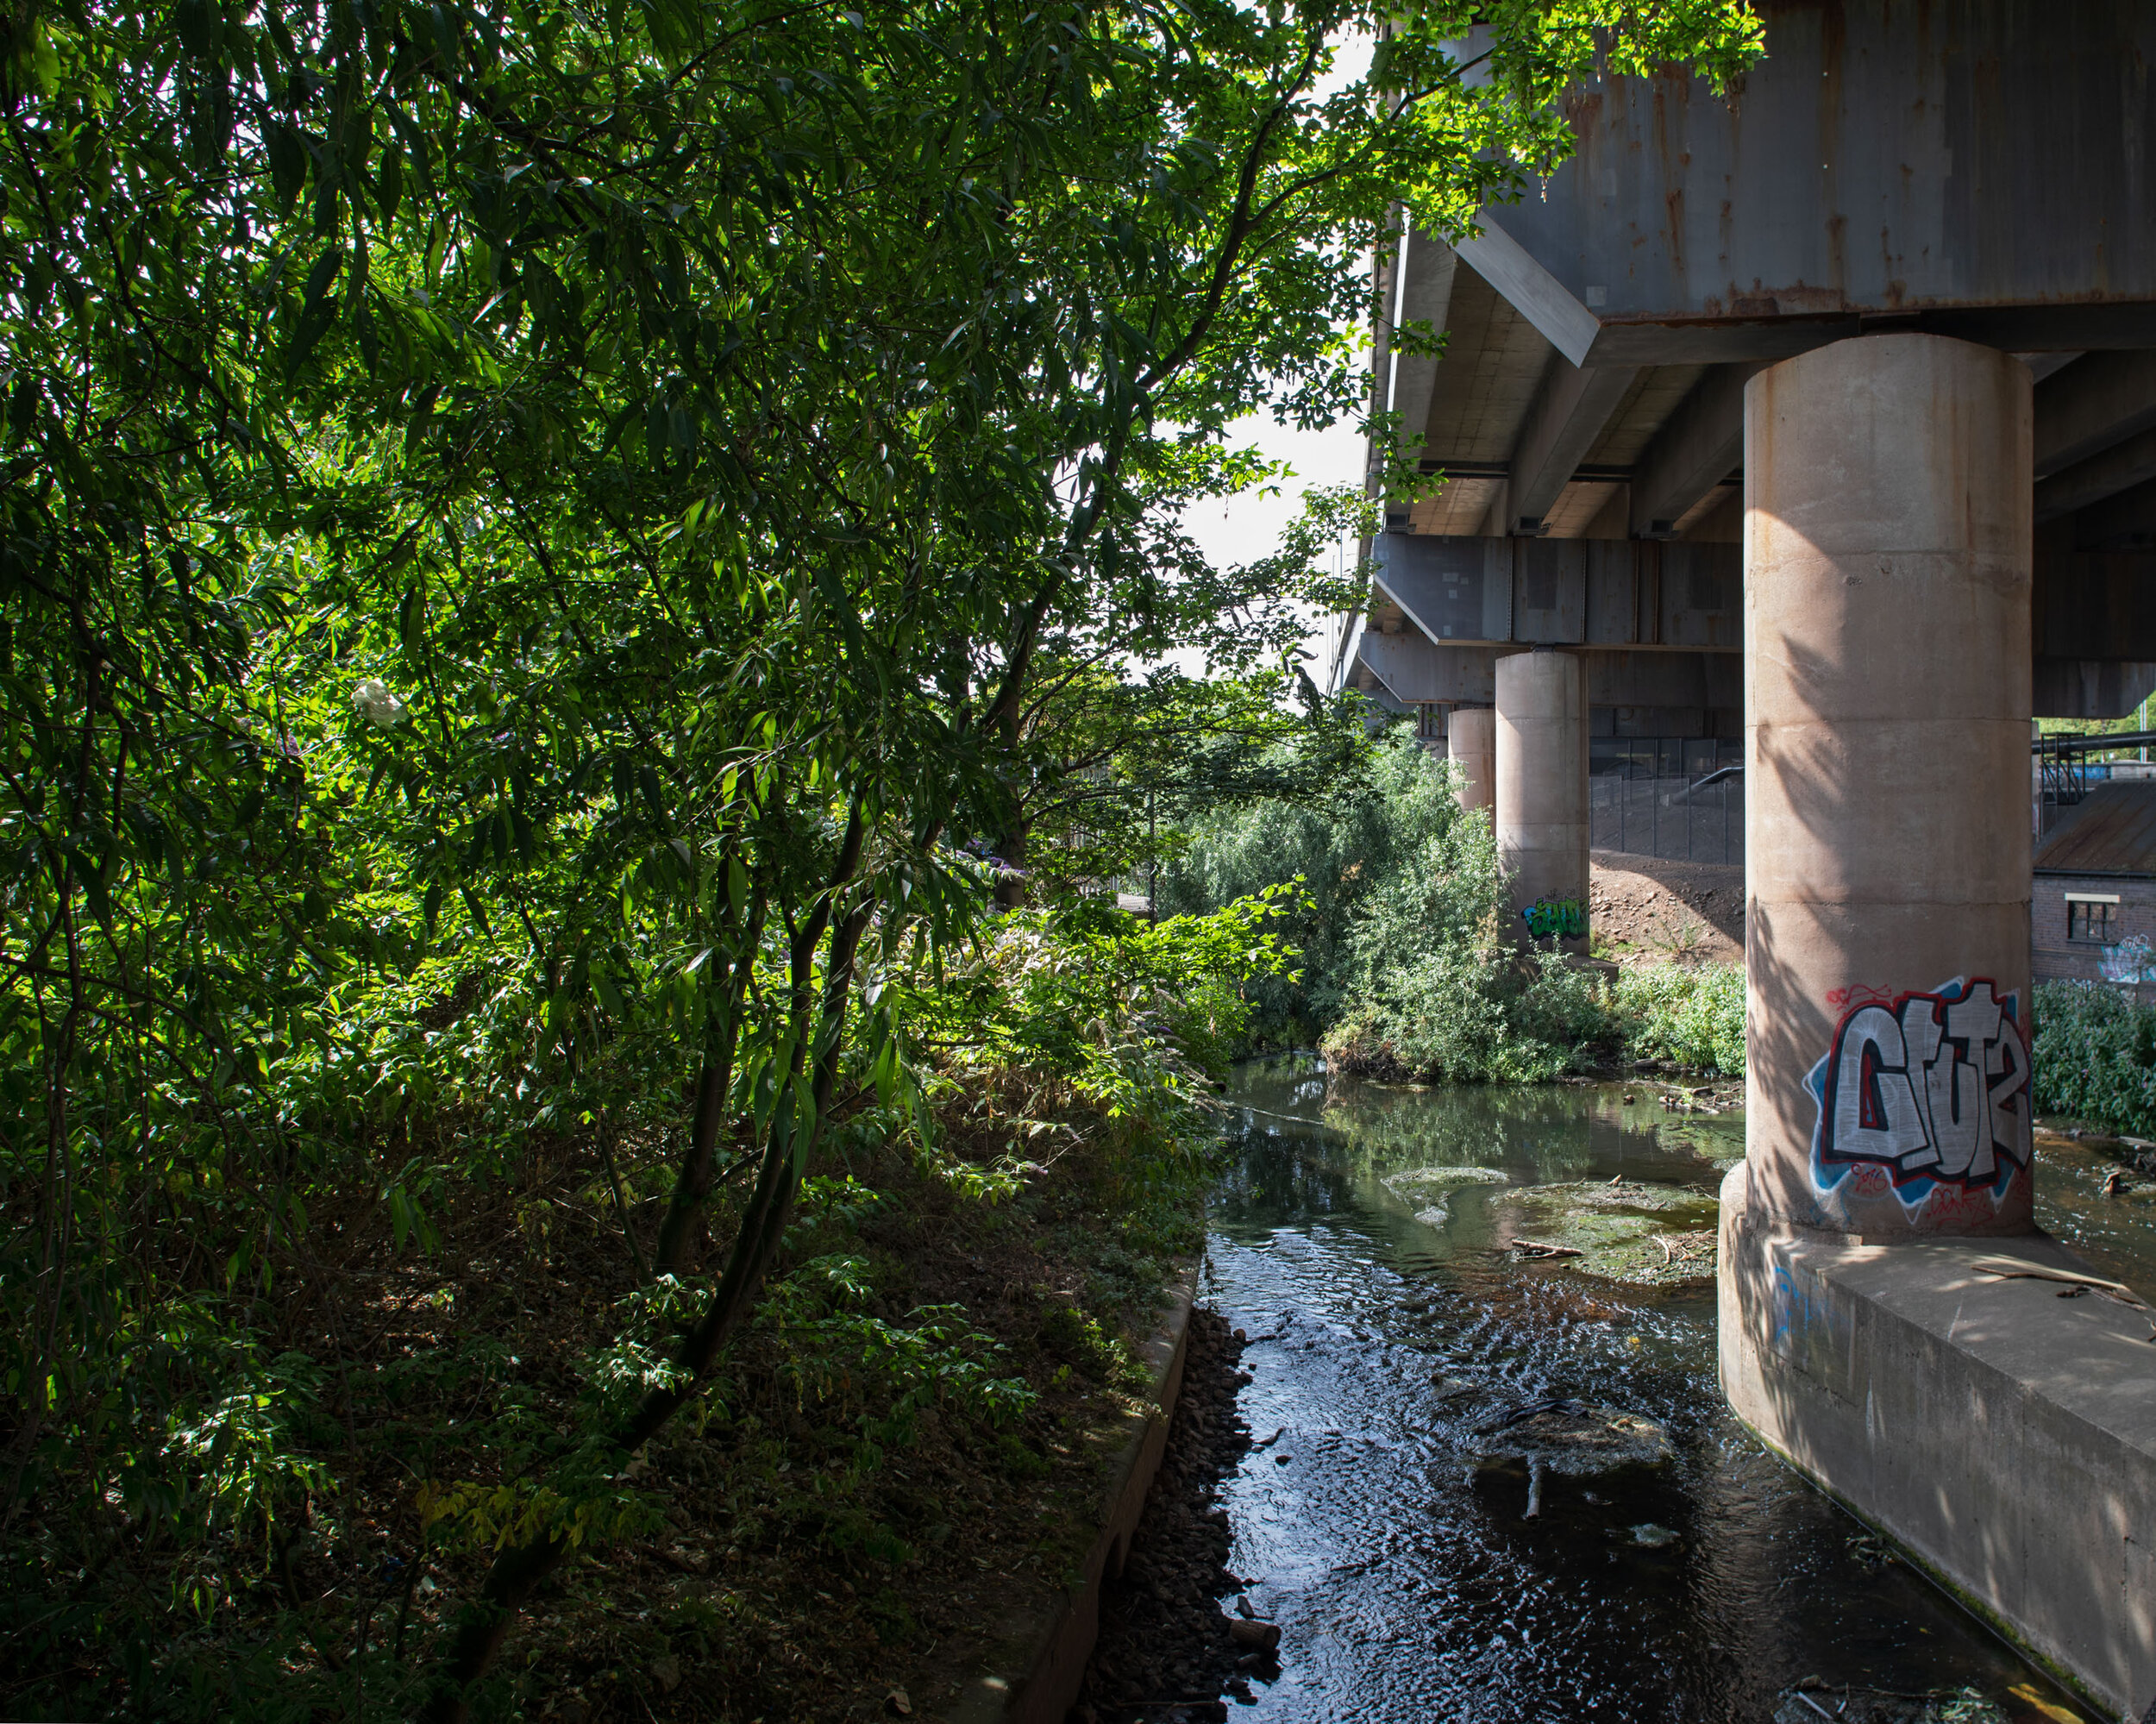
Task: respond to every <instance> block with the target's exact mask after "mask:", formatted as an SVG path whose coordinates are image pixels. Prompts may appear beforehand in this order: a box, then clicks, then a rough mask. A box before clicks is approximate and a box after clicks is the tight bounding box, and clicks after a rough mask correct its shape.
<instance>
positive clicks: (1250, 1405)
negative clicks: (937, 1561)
mask: <svg viewBox="0 0 2156 1724" xmlns="http://www.w3.org/2000/svg"><path fill="white" fill-rule="evenodd" d="M1627 1095H1629V1096H1630V1097H1631V1098H1632V1099H1631V1100H1626V1097H1627ZM1232 1100H1234V1101H1235V1102H1236V1103H1237V1104H1238V1106H1239V1113H1238V1116H1237V1117H1238V1123H1237V1125H1235V1126H1234V1128H1233V1131H1232V1136H1233V1138H1234V1142H1235V1145H1236V1150H1237V1154H1236V1157H1235V1162H1234V1165H1233V1168H1232V1172H1231V1173H1230V1175H1228V1177H1227V1178H1226V1180H1225V1182H1224V1185H1223V1188H1222V1189H1221V1190H1220V1192H1219V1194H1218V1197H1217V1201H1216V1202H1215V1205H1214V1208H1213V1238H1212V1242H1211V1252H1210V1268H1209V1271H1208V1273H1209V1275H1210V1276H1211V1277H1212V1279H1211V1283H1210V1285H1209V1287H1208V1289H1207V1291H1208V1294H1209V1296H1210V1297H1211V1298H1212V1299H1213V1301H1214V1302H1215V1303H1217V1304H1218V1305H1219V1307H1220V1309H1221V1310H1222V1311H1223V1312H1224V1313H1225V1314H1226V1315H1227V1317H1228V1319H1229V1320H1230V1321H1231V1322H1232V1323H1233V1324H1235V1325H1236V1326H1239V1327H1241V1328H1243V1329H1244V1330H1246V1331H1247V1332H1249V1333H1250V1336H1251V1337H1253V1338H1259V1337H1264V1339H1262V1340H1259V1341H1258V1342H1257V1345H1253V1346H1251V1347H1250V1350H1249V1351H1248V1352H1247V1353H1246V1354H1245V1356H1244V1368H1245V1369H1246V1370H1249V1371H1250V1373H1251V1374H1252V1379H1253V1380H1252V1382H1250V1386H1249V1387H1248V1388H1247V1389H1245V1390H1244V1398H1243V1407H1244V1414H1245V1415H1246V1417H1247V1418H1248V1420H1249V1422H1250V1427H1251V1430H1252V1432H1254V1433H1255V1435H1256V1436H1257V1439H1259V1442H1260V1443H1261V1444H1263V1443H1264V1439H1268V1438H1269V1437H1271V1436H1272V1435H1273V1433H1274V1432H1275V1431H1277V1432H1279V1436H1278V1439H1277V1440H1275V1441H1273V1442H1271V1443H1270V1444H1269V1445H1265V1446H1260V1447H1257V1448H1254V1449H1253V1450H1252V1451H1251V1452H1250V1454H1249V1455H1248V1456H1247V1457H1246V1458H1244V1463H1243V1464H1242V1467H1241V1470H1240V1471H1239V1472H1238V1474H1237V1475H1236V1476H1234V1477H1233V1478H1232V1480H1231V1481H1230V1482H1229V1484H1228V1488H1227V1508H1228V1510H1229V1513H1230V1514H1231V1515H1232V1519H1233V1522H1234V1527H1235V1536H1236V1548H1235V1555H1234V1557H1233V1558H1232V1562H1233V1564H1234V1565H1235V1569H1236V1572H1237V1573H1238V1574H1239V1575H1242V1576H1245V1577H1250V1579H1251V1580H1252V1581H1253V1582H1255V1584H1254V1585H1252V1587H1251V1588H1250V1600H1251V1602H1252V1603H1253V1604H1254V1605H1256V1606H1257V1608H1258V1610H1259V1612H1260V1614H1263V1615H1265V1616H1269V1617H1271V1618H1273V1619H1275V1620H1276V1621H1279V1622H1280V1623H1281V1624H1282V1627H1283V1630H1284V1634H1285V1639H1284V1642H1283V1646H1282V1674H1281V1675H1280V1677H1279V1678H1278V1679H1277V1680H1276V1681H1275V1682H1274V1683H1271V1684H1270V1685H1269V1686H1266V1687H1263V1688H1260V1689H1259V1690H1257V1704H1256V1706H1255V1708H1251V1709H1250V1710H1249V1711H1244V1710H1243V1709H1242V1708H1238V1716H1257V1717H1265V1718H1280V1719H1295V1720H1319V1719H1343V1720H1345V1719H1355V1720H1372V1721H1376V1720H1413V1721H1416V1724H1432V1721H1439V1720H1445V1721H1451V1720H1458V1721H1511V1720H1583V1719H1598V1720H1599V1719H1610V1720H1618V1719H1623V1720H1642V1721H1645V1720H1665V1719H1666V1720H1677V1719H1686V1720H1710V1721H1722V1720H1728V1721H1738V1720H1742V1721H1754V1720H1757V1721H1767V1720H1771V1719H1773V1718H1774V1717H1775V1716H1776V1715H1777V1711H1780V1712H1781V1713H1782V1715H1783V1716H1784V1717H1789V1716H1802V1717H1807V1718H1808V1717H1810V1716H1812V1715H1814V1711H1817V1710H1823V1711H1824V1712H1825V1714H1826V1715H1829V1716H1832V1715H1833V1713H1834V1710H1835V1707H1836V1704H1837V1703H1838V1698H1837V1696H1836V1695H1835V1694H1833V1693H1829V1692H1825V1691H1821V1690H1813V1693H1814V1696H1815V1697H1816V1699H1817V1700H1818V1701H1821V1702H1825V1704H1824V1706H1823V1708H1821V1707H1815V1706H1814V1705H1813V1704H1812V1703H1811V1702H1794V1701H1792V1700H1791V1699H1790V1698H1789V1693H1790V1690H1792V1688H1793V1685H1795V1684H1796V1683H1798V1682H1800V1681H1801V1680H1802V1678H1805V1677H1816V1678H1819V1679H1820V1680H1821V1682H1822V1683H1827V1684H1830V1685H1832V1686H1833V1688H1835V1689H1839V1688H1840V1687H1841V1685H1843V1684H1845V1683H1846V1684H1851V1685H1853V1686H1854V1687H1856V1688H1858V1689H1868V1690H1898V1691H1902V1692H1905V1693H1908V1692H1915V1691H1920V1690H1934V1691H1937V1690H1976V1691H1977V1693H1979V1694H1980V1695H1981V1696H1984V1698H1986V1699H1988V1700H1990V1702H1993V1703H1994V1704H1995V1705H1996V1706H1997V1707H1998V1708H1999V1715H2002V1716H2004V1717H2006V1718H2009V1719H2014V1720H2032V1721H2034V1720H2038V1719H2043V1718H2046V1717H2049V1718H2054V1719H2055V1718H2059V1717H2074V1716H2078V1714H2076V1713H2074V1712H2072V1711H2071V1709H2070V1708H2066V1707H2065V1705H2064V1703H2063V1702H2062V1701H2061V1699H2060V1698H2059V1696H2057V1694H2056V1693H2055V1691H2053V1690H2051V1689H2050V1687H2049V1686H2048V1684H2046V1683H2042V1682H2041V1680H2040V1678H2038V1677H2035V1676H2034V1673H2033V1672H2032V1671H2030V1670H2029V1669H2028V1667H2027V1666H2026V1665H2024V1664H2021V1662H2020V1661H2019V1660H2018V1659H2017V1658H2015V1656H2014V1655H2013V1653H2012V1652H2010V1651H2009V1649H2007V1648H2006V1647H2005V1646H2002V1644H2001V1643H2000V1642H1998V1641H1996V1640H1995V1639H1992V1638H1990V1636H1989V1635H1988V1634H1987V1633H1985V1632H1984V1631H1983V1630H1982V1629H1981V1628H1979V1627H1977V1625H1976V1624H1975V1623H1974V1622H1972V1621H1971V1620H1970V1619H1969V1618H1968V1617H1967V1616H1965V1615H1964V1614H1962V1613H1961V1611H1960V1610H1959V1608H1957V1607H1956V1606H1955V1605H1953V1604H1952V1602H1951V1601H1949V1600H1948V1599H1946V1597H1945V1596H1944V1595H1942V1594H1940V1593H1939V1592H1937V1591H1936V1590H1934V1589H1933V1588H1932V1587H1931V1586H1930V1585H1929V1584H1928V1583H1926V1582H1925V1581H1923V1580H1922V1579H1921V1577H1918V1576H1916V1575H1915V1574H1914V1573H1912V1572H1911V1571H1910V1570H1908V1569H1906V1568H1904V1567H1902V1565H1901V1564H1897V1563H1894V1562H1891V1561H1885V1560H1883V1559H1882V1553H1881V1552H1879V1550H1878V1548H1877V1546H1876V1545H1873V1544H1872V1543H1871V1541H1870V1540H1869V1539H1865V1538H1864V1537H1863V1536H1862V1532H1863V1529H1862V1528H1861V1527H1858V1524H1857V1523H1856V1522H1855V1521H1853V1520H1851V1519H1849V1518H1848V1517H1847V1516H1846V1515H1845V1514H1843V1513H1842V1512H1841V1511H1840V1510H1839V1509H1837V1508H1835V1507H1834V1506H1833V1504H1832V1503H1830V1502H1829V1501H1827V1499H1826V1498H1824V1497H1823V1496H1821V1495H1819V1494H1818V1493H1817V1492H1816V1491H1814V1490H1813V1489H1810V1488H1809V1487H1808V1486H1807V1485H1806V1484H1804V1483H1802V1481H1801V1480H1800V1479H1799V1478H1798V1477H1797V1476H1796V1474H1794V1473H1793V1472H1791V1471H1789V1470H1788V1469H1787V1468H1785V1467H1783V1465H1782V1464H1780V1463H1779V1462H1777V1461H1776V1460H1775V1459H1773V1458H1771V1456H1769V1455H1768V1454H1766V1453H1765V1452H1764V1451H1763V1450H1762V1449H1761V1448H1760V1447H1759V1446H1758V1444H1757V1443H1755V1442H1754V1441H1753V1440H1752V1439H1750V1438H1749V1437H1748V1436H1746V1435H1745V1432H1744V1431H1743V1430H1742V1428H1741V1427H1740V1426H1738V1425H1737V1423H1736V1422H1735V1421H1734V1420H1733V1419H1732V1418H1731V1417H1730V1416H1729V1415H1728V1414H1727V1412H1726V1411H1724V1409H1723V1407H1722V1405H1721V1400H1720V1395H1719V1393H1718V1392H1717V1390H1716V1388H1715V1382H1714V1289H1713V1287H1712V1284H1711V1282H1708V1281H1705V1280H1703V1279H1702V1280H1701V1281H1699V1282H1694V1283H1691V1284H1688V1285H1681V1286H1661V1287H1655V1286H1644V1285H1631V1284H1626V1283H1622V1282H1609V1281H1603V1280H1596V1279H1593V1278H1590V1277H1589V1276H1583V1275H1582V1274H1580V1273H1578V1272H1577V1271H1576V1269H1570V1268H1568V1267H1566V1266H1565V1263H1564V1261H1563V1260H1548V1261H1543V1262H1532V1263H1530V1262H1522V1261H1519V1260H1517V1259H1516V1258H1515V1257H1513V1256H1511V1255H1509V1254H1501V1253H1500V1252H1498V1251H1495V1250H1493V1241H1494V1240H1495V1239H1497V1238H1501V1237H1504V1229H1505V1228H1506V1227H1507V1226H1508V1225H1510V1224H1509V1223H1508V1222H1507V1219H1506V1218H1507V1215H1508V1214H1511V1213H1516V1212H1515V1211H1514V1210H1511V1209H1508V1207H1507V1206H1508V1205H1511V1204H1514V1202H1516V1199H1514V1198H1510V1197H1508V1196H1507V1193H1508V1192H1516V1191H1517V1188H1520V1187H1522V1186H1529V1185H1537V1184H1551V1183H1564V1182H1578V1181H1586V1180H1599V1181H1603V1182H1608V1181H1609V1180H1611V1179H1612V1178H1614V1177H1617V1176H1619V1175H1621V1176H1622V1178H1623V1180H1624V1181H1625V1182H1626V1184H1627V1185H1630V1184H1633V1183H1635V1182H1638V1183H1641V1184H1654V1185H1660V1186H1665V1187H1670V1188H1675V1189H1676V1191H1677V1194H1679V1195H1680V1196H1682V1197H1683V1198H1687V1199H1690V1198H1697V1197H1702V1196H1704V1195H1705V1194H1711V1193H1712V1191H1713V1190H1714V1186H1715V1184H1716V1182H1718V1180H1719V1178H1720V1173H1721V1170H1722V1169H1724V1168H1726V1167H1727V1165H1728V1164H1729V1163H1730V1162H1731V1161H1732V1160H1733V1159H1734V1158H1735V1157H1737V1156H1738V1155H1739V1154H1741V1152H1742V1125H1741V1122H1740V1121H1739V1120H1738V1119H1736V1118H1735V1117H1734V1116H1727V1115H1726V1116H1721V1117H1718V1118H1712V1119H1704V1118H1701V1117H1698V1116H1683V1115H1677V1114H1674V1113H1668V1112H1665V1111H1664V1107H1663V1106H1662V1105H1661V1100H1660V1092H1659V1091H1658V1089H1657V1088H1655V1087H1653V1086H1638V1085H1634V1086H1613V1085H1600V1086H1552V1087H1546V1088H1534V1089H1498V1088H1492V1089H1453V1090H1446V1089H1432V1090H1426V1091H1413V1090H1395V1089H1379V1088H1375V1087H1370V1086H1361V1085H1356V1084H1354V1083H1352V1082H1349V1081H1343V1080H1338V1079H1335V1080H1332V1081H1331V1084H1330V1087H1328V1081H1327V1080H1326V1076H1325V1075H1324V1073H1323V1071H1322V1069H1321V1068H1320V1067H1319V1065H1318V1063H1317V1062H1316V1061H1314V1060H1313V1059H1310V1058H1307V1057H1300V1056H1296V1057H1288V1058H1283V1059H1280V1060H1275V1061H1269V1062H1261V1063H1253V1064H1251V1065H1249V1066H1246V1067H1245V1068H1244V1069H1243V1071H1242V1073H1241V1074H1240V1075H1239V1078H1238V1083H1237V1086H1236V1088H1235V1091H1234V1093H1233V1095H1232ZM1470 1167H1472V1168H1479V1169H1486V1170H1487V1173H1486V1175H1484V1176H1483V1177H1482V1178H1481V1179H1480V1180H1477V1181H1476V1182H1468V1183H1461V1184H1447V1183H1445V1182H1444V1180H1443V1178H1442V1176H1441V1175H1440V1176H1438V1178H1437V1179H1436V1181H1435V1182H1434V1184H1433V1183H1432V1182H1424V1183H1421V1184H1418V1183H1416V1182H1413V1181H1407V1182H1403V1181H1401V1180H1400V1179H1399V1178H1398V1177H1397V1175H1399V1174H1401V1172H1402V1171H1405V1170H1411V1169H1445V1168H1470ZM1387 1175H1395V1178H1394V1181H1393V1183H1392V1184H1391V1185H1389V1186H1388V1184H1386V1183H1385V1179H1386V1176H1387ZM1498 1175H1501V1181H1500V1180H1499V1178H1497V1177H1496V1176H1498ZM1432 1189H1437V1190H1439V1191H1440V1192H1441V1193H1442V1201H1441V1202H1438V1203H1431V1202H1429V1201H1425V1200H1426V1197H1427V1194H1428V1193H1429V1191H1431V1190H1432ZM1396 1191H1404V1192H1406V1193H1407V1196H1406V1197H1401V1196H1398V1195H1395V1192H1396ZM1419 1214H1420V1216H1421V1217H1423V1218H1424V1219H1417V1218H1418V1215H1419ZM1686 1225H1696V1223H1695V1222H1688V1223H1686ZM1708 1225H1711V1223H1709V1224H1708ZM1552 1396H1566V1397H1574V1398H1576V1399H1577V1400H1579V1401H1584V1402H1588V1403H1593V1404H1595V1405H1597V1406H1602V1407H1618V1408H1622V1409H1624V1410H1626V1411H1628V1412H1631V1413H1634V1414H1644V1415H1645V1416H1646V1417H1647V1418H1649V1419H1651V1420H1658V1421H1660V1422H1661V1423H1663V1424H1664V1425H1665V1426H1667V1428H1668V1430H1669V1432H1670V1438H1671V1439H1672V1445H1673V1451H1674V1452H1673V1458H1671V1459H1670V1461H1669V1462H1667V1463H1666V1464H1663V1465H1661V1466H1657V1467H1641V1466H1635V1467H1632V1468H1629V1469H1627V1470H1621V1471H1618V1472H1614V1473H1604V1474H1601V1475H1596V1476H1562V1475H1556V1474H1552V1475H1551V1476H1547V1477H1546V1478H1545V1481H1544V1484H1543V1489H1542V1501H1541V1512H1540V1514H1539V1515H1538V1516H1536V1517H1535V1518H1533V1519H1527V1518H1526V1516H1525V1510H1526V1507H1527V1499H1528V1488H1529V1480H1528V1472H1527V1468H1526V1465H1525V1464H1523V1463H1522V1462H1520V1460H1518V1459H1517V1458H1502V1457H1493V1456H1492V1455H1491V1454H1490V1453H1489V1447H1490V1442H1489V1439H1488V1438H1487V1437H1484V1436H1481V1435H1478V1434H1477V1433H1478V1432H1479V1431H1482V1430H1485V1429H1487V1427H1488V1426H1490V1425H1491V1424H1492V1423H1493V1422H1494V1421H1495V1420H1496V1419H1499V1418H1501V1417H1502V1416H1503V1414H1504V1411H1505V1410H1506V1409H1507V1408H1508V1407H1519V1406H1520V1405H1521V1404H1525V1403H1532V1402H1534V1401H1539V1400H1543V1399H1546V1398H1549V1397H1552ZM2017 1687H2019V1688H2021V1690H2022V1694H2021V1696H2015V1694H2014V1693H2013V1690H2015V1688H2017ZM2039 1696H2040V1701H2041V1706H2039V1705H2038V1704H2037V1703H2036V1698H2037V1697H2039ZM1971 1697H1972V1698H1973V1697H1974V1696H1971ZM1792 1705H1796V1706H1797V1707H1798V1708H1799V1709H1798V1710H1797V1711H1796V1712H1795V1713H1792V1712H1790V1711H1789V1708H1790V1707H1791V1706H1792ZM2044 1706H2047V1707H2049V1708H2053V1709H2052V1710H2050V1711H2048V1712H2047V1711H2046V1710H2043V1709H2041V1708H2042V1707H2044Z"/></svg>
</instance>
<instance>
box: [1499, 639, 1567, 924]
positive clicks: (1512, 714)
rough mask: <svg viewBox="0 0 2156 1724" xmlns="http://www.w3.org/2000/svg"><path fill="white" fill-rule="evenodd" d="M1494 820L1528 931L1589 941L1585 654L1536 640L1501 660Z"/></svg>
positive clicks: (1516, 911)
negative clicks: (1529, 648)
mask: <svg viewBox="0 0 2156 1724" xmlns="http://www.w3.org/2000/svg"><path fill="white" fill-rule="evenodd" d="M1495 730H1496V735H1495V740H1494V744H1493V747H1492V750H1491V753H1492V756H1493V760H1494V763H1495V768H1496V772H1495V777H1496V797H1495V810H1494V817H1495V821H1496V825H1497V854H1498V858H1499V860H1500V861H1501V862H1503V863H1504V865H1505V868H1506V870H1507V872H1508V873H1509V874H1510V875H1511V876H1512V906H1513V910H1514V914H1515V915H1516V916H1517V917H1518V918H1519V920H1518V923H1517V931H1518V932H1519V933H1520V936H1521V937H1522V938H1526V937H1533V938H1534V939H1536V940H1538V941H1540V940H1545V939H1547V938H1548V937H1550V936H1551V935H1556V936H1557V937H1559V938H1560V939H1561V940H1562V941H1563V943H1564V946H1565V947H1566V949H1567V950H1585V948H1586V945H1587V691H1586V689H1585V687H1584V686H1583V681H1582V679H1581V676H1580V661H1579V660H1578V659H1576V658H1575V657H1574V656H1573V655H1571V654H1570V653H1562V652H1554V651H1551V650H1550V649H1547V648H1543V647H1538V648H1536V649H1534V651H1532V652H1526V653H1513V654H1510V655H1507V656H1506V657H1504V658H1501V659H1499V660H1498V661H1497V706H1496V718H1495Z"/></svg>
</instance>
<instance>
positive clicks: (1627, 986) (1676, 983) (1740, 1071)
mask: <svg viewBox="0 0 2156 1724" xmlns="http://www.w3.org/2000/svg"><path fill="white" fill-rule="evenodd" d="M1610 1007H1611V1010H1612V1012H1614V1014H1615V1015H1616V1017H1617V1019H1618V1021H1619V1023H1620V1025H1621V1026H1622V1030H1623V1035H1624V1043H1625V1051H1626V1054H1627V1055H1629V1056H1631V1057H1632V1058H1633V1059H1639V1060H1670V1061H1673V1062H1675V1063H1677V1064H1678V1065H1681V1066H1683V1067H1686V1068H1687V1069H1689V1070H1693V1071H1702V1072H1714V1073H1717V1074H1720V1075H1722V1076H1726V1077H1741V1076H1743V1075H1744V1069H1745V971H1744V966H1743V965H1742V964H1712V963H1703V964H1643V965H1638V966H1633V967H1631V968H1627V969H1624V970H1622V971H1620V973H1619V974H1618V976H1617V980H1616V983H1615V985H1614V987H1612V989H1611V991H1610Z"/></svg>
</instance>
